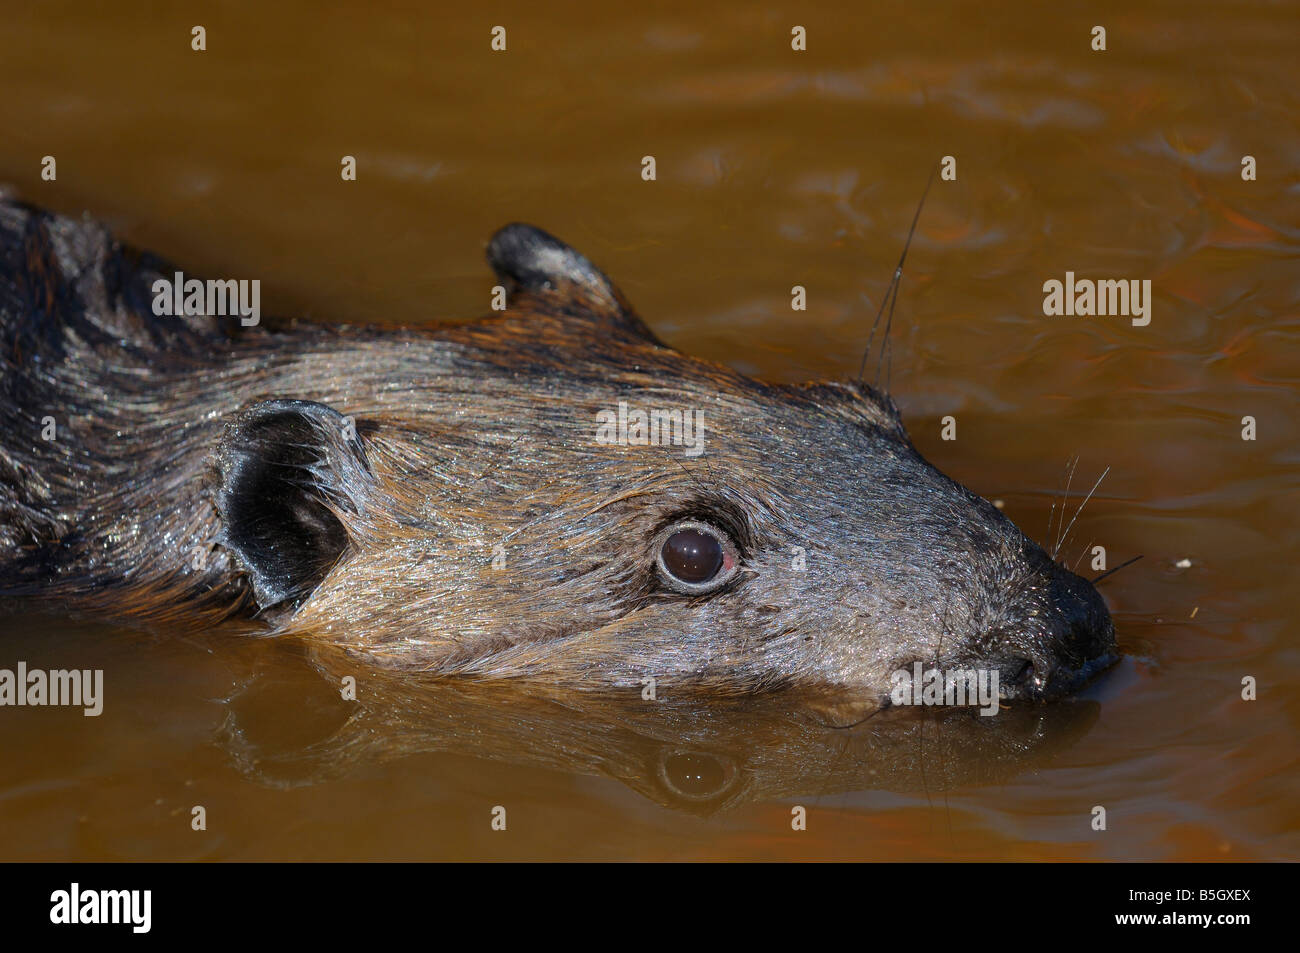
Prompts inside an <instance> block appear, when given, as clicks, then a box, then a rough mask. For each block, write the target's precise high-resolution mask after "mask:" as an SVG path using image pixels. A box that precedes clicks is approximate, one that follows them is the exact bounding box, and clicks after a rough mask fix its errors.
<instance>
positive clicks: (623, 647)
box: [0, 202, 1114, 699]
mask: <svg viewBox="0 0 1300 953" xmlns="http://www.w3.org/2000/svg"><path fill="white" fill-rule="evenodd" d="M488 253H489V259H490V261H491V263H492V265H493V267H494V269H495V270H496V271H497V274H498V276H499V278H500V280H501V282H502V284H503V285H504V286H505V287H506V288H507V290H508V293H509V306H508V308H507V310H506V311H504V312H503V313H501V314H500V315H498V316H494V317H491V318H485V319H482V320H479V321H476V322H471V323H464V324H448V325H438V326H435V327H430V328H411V329H396V330H394V329H389V328H375V327H350V326H322V325H310V324H288V325H284V326H282V327H278V328H276V329H274V330H271V329H267V328H263V327H252V328H244V327H242V326H241V325H240V322H239V318H238V317H237V316H233V317H222V316H208V315H202V314H190V315H182V316H178V317H170V316H167V317H160V316H157V315H155V314H154V312H153V309H152V302H153V299H154V290H153V289H154V284H155V282H156V281H158V280H159V279H163V278H168V277H170V276H171V274H172V272H173V271H174V269H172V268H171V266H169V265H167V264H165V263H163V262H161V261H159V260H157V259H154V258H152V257H151V256H148V255H141V254H139V253H136V252H134V251H132V250H130V249H127V248H124V247H122V246H120V245H119V244H117V243H116V242H114V240H113V239H112V238H111V236H109V235H108V234H107V232H105V231H104V230H103V229H102V228H101V227H99V226H97V225H95V224H92V223H89V222H78V221H73V220H69V219H66V218H61V217H57V216H53V215H49V214H47V213H44V212H41V211H39V210H36V209H32V208H29V207H27V206H23V205H20V204H17V203H12V202H4V203H0V411H2V412H3V413H4V415H5V418H6V427H5V432H4V436H3V438H0V595H6V596H31V597H37V598H41V599H43V600H47V601H49V602H52V603H54V604H56V605H59V606H61V607H66V608H68V609H71V610H75V611H78V612H82V613H89V614H101V615H104V616H106V617H112V618H118V619H127V620H138V621H142V622H146V623H165V624H175V623H181V624H203V625H208V624H214V623H216V622H220V621H223V620H226V619H230V618H233V617H250V618H255V619H256V620H257V621H258V622H259V624H264V625H265V626H267V627H268V631H271V632H275V633H280V634H298V635H301V636H303V637H305V638H309V639H323V640H327V641H329V642H331V643H335V644H338V645H340V646H342V647H343V648H345V649H346V650H348V651H349V652H351V653H352V654H354V655H356V656H359V657H361V658H364V659H365V660H366V661H368V662H370V663H372V664H375V665H381V666H385V667H393V668H399V669H408V670H420V671H432V672H440V673H458V674H471V675H477V676H484V677H514V676H523V677H532V678H537V679H542V680H548V681H553V682H556V683H563V684H566V685H571V686H574V687H584V688H597V689H599V688H610V687H628V686H634V687H639V686H641V685H643V684H644V683H645V681H646V680H647V679H655V680H656V682H661V683H669V684H673V683H676V684H683V683H689V684H691V685H692V686H696V687H699V686H703V687H706V688H709V689H712V690H715V691H719V692H750V691H754V690H758V689H763V688H767V687H775V686H781V685H803V686H826V687H831V688H836V689H848V690H850V691H853V692H857V693H860V694H861V695H863V696H864V697H868V698H874V699H883V698H885V697H887V696H888V695H889V692H890V676H891V673H893V672H895V671H897V670H899V669H903V668H910V667H911V665H912V663H913V662H916V661H923V662H927V663H937V664H939V665H948V666H956V667H965V668H971V667H975V666H980V667H983V668H986V669H991V670H994V671H997V672H999V673H1000V675H1001V684H1002V692H1003V695H1004V697H1007V696H1011V697H1019V696H1047V695H1052V694H1056V693H1059V692H1061V691H1064V690H1068V689H1069V688H1071V687H1073V686H1074V685H1076V684H1077V683H1078V682H1079V681H1080V680H1081V679H1082V678H1084V677H1086V676H1087V675H1088V674H1090V673H1091V672H1092V671H1095V670H1096V669H1097V668H1098V667H1100V666H1102V665H1104V664H1105V663H1106V662H1107V661H1108V660H1110V659H1111V658H1112V657H1113V652H1114V633H1113V628H1112V626H1111V622H1110V618H1109V616H1108V614H1107V612H1106V609H1105V607H1104V605H1103V603H1102V601H1101V599H1100V597H1099V596H1098V594H1097V592H1096V591H1095V589H1094V588H1093V587H1092V586H1091V585H1090V584H1089V583H1087V582H1086V581H1085V580H1083V579H1081V578H1079V577H1078V576H1075V575H1074V574H1073V573H1070V572H1068V571H1067V570H1065V569H1064V568H1063V567H1061V566H1059V565H1058V564H1056V563H1055V562H1053V561H1052V559H1050V558H1049V557H1048V556H1047V554H1046V553H1044V552H1043V550H1042V549H1041V548H1040V547H1039V546H1037V545H1036V544H1035V543H1033V542H1032V541H1031V540H1029V539H1028V538H1027V537H1026V536H1025V535H1024V534H1023V533H1021V532H1020V531H1019V530H1018V529H1017V528H1016V527H1015V525H1014V524H1012V523H1011V522H1010V521H1009V520H1008V519H1006V518H1005V517H1004V516H1003V515H1002V514H1001V513H1000V512H999V511H998V510H997V509H995V508H994V507H993V506H991V505H990V504H989V503H987V502H986V501H984V500H982V499H981V498H979V497H978V496H976V495H975V494H974V493H972V492H971V491H969V490H967V489H966V488H964V487H962V486H961V485H960V484H958V483H956V482H954V481H952V480H950V479H949V478H948V477H946V476H944V475H943V474H942V473H940V472H939V471H938V470H936V469H935V468H934V467H932V466H931V465H930V464H929V463H928V462H926V461H925V460H924V459H923V458H922V457H921V456H920V455H919V454H918V453H917V452H916V450H915V449H914V448H913V447H912V445H911V443H910V442H909V441H908V438H907V435H906V432H905V430H904V429H903V426H902V423H901V420H900V418H899V415H898V412H897V410H896V408H895V407H894V405H893V403H892V401H891V400H890V399H889V398H888V397H887V396H886V395H884V394H881V393H879V392H877V391H875V390H874V389H872V388H870V387H867V386H865V385H862V384H860V383H816V384H809V385H803V386H778V385H771V384H767V383H764V382H761V381H758V380H754V379H752V378H749V377H746V376H744V375H742V374H739V373H737V372H735V371H733V370H730V369H727V368H725V367H722V366H719V365H716V364H712V363H709V362H706V361H701V360H697V359H694V358H691V357H689V356H686V355H683V354H680V353H679V352H677V351H674V350H673V349H671V348H669V347H666V346H665V345H663V344H662V343H661V342H659V341H658V340H657V339H656V338H655V337H654V336H653V334H651V333H650V331H649V330H648V329H647V328H646V326H645V325H644V324H643V323H642V321H641V320H640V319H639V318H638V317H636V315H635V314H634V313H633V312H632V310H631V308H630V307H629V305H628V304H627V302H626V301H625V300H624V299H623V298H622V296H621V295H620V294H619V292H618V291H617V290H616V289H615V288H614V287H613V285H612V284H611V283H610V282H609V281H608V279H606V278H605V276H604V275H602V274H601V273H600V272H599V271H597V270H596V269H595V268H594V267H593V266H592V265H591V264H590V263H589V262H588V261H587V260H586V259H585V258H583V257H582V256H580V255H578V254H577V253H576V252H574V251H573V250H572V249H569V248H568V247H567V246H565V245H563V244H562V243H560V242H558V241H557V240H555V239H553V238H551V237H550V236H548V235H546V234H545V233H543V232H540V231H539V230H537V229H533V228H530V227H528V226H521V225H516V226H509V227H507V228H505V229H503V230H502V231H501V232H499V233H498V234H497V235H496V236H495V237H494V239H493V241H492V243H491V244H490V246H489V252H488ZM629 408H630V411H629ZM637 411H641V412H647V413H648V412H651V411H660V412H662V413H663V415H664V416H662V418H661V419H662V420H664V421H675V420H677V419H679V418H678V417H674V416H672V412H673V411H680V412H681V416H680V419H681V420H683V421H686V420H690V421H693V422H694V423H695V426H696V431H695V434H694V435H695V436H697V437H702V439H701V440H700V441H699V448H698V449H699V451H700V452H698V453H693V452H691V451H692V449H693V448H692V447H690V446H684V445H676V444H674V443H672V442H671V441H664V440H659V441H656V442H649V441H646V442H644V443H643V442H641V441H640V440H639V439H627V438H626V437H627V435H626V428H624V429H623V430H622V431H620V430H619V428H618V427H615V428H614V433H615V434H616V436H617V435H619V434H621V435H622V438H620V439H610V438H609V437H610V433H611V431H610V430H609V424H610V422H611V420H622V419H626V418H627V416H628V414H629V413H631V414H632V416H633V418H634V419H635V414H636V412H637ZM611 415H612V416H611ZM688 415H689V416H688ZM51 418H52V421H53V429H52V430H51ZM602 428H604V429H602ZM641 436H643V435H641Z"/></svg>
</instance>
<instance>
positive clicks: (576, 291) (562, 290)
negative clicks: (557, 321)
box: [487, 222, 660, 344]
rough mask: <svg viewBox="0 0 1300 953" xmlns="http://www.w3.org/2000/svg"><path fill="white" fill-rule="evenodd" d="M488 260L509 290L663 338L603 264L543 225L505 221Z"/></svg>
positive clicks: (490, 244) (618, 327)
mask: <svg viewBox="0 0 1300 953" xmlns="http://www.w3.org/2000/svg"><path fill="white" fill-rule="evenodd" d="M487 259H488V264H490V265H491V266H492V270H493V271H494V272H496V275H497V277H498V278H500V279H501V282H502V283H503V284H504V285H505V286H506V291H507V292H513V291H517V290H521V291H526V292H529V293H531V294H535V295H539V296H541V295H544V296H548V297H552V298H554V299H557V300H558V301H560V302H563V303H564V304H565V305H567V306H568V310H569V312H570V313H575V312H577V313H581V314H582V315H584V316H588V317H593V318H596V319H598V320H601V321H605V322H607V323H608V324H610V325H611V326H613V327H614V328H615V329H616V330H622V331H627V332H630V333H632V334H635V335H637V336H638V337H642V338H645V339H646V340H648V341H650V342H652V343H654V344H659V343H660V342H659V340H658V339H657V338H656V337H655V336H654V334H653V333H651V331H650V329H649V328H647V327H646V326H645V324H644V323H643V322H642V321H641V319H640V318H638V317H637V316H636V314H635V312H633V310H632V306H631V305H629V304H628V303H627V299H625V298H624V297H623V295H622V294H621V293H620V292H619V290H618V288H616V287H615V286H614V283H613V282H612V281H610V280H609V279H608V278H607V277H605V274H604V273H603V272H602V271H601V270H600V269H599V268H597V267H596V266H595V265H593V264H592V263H591V262H590V261H588V260H587V259H586V258H585V257H584V256H582V255H580V254H579V253H578V252H576V251H574V250H573V249H572V248H570V247H569V246H568V245H566V244H564V242H562V241H560V240H559V239H558V238H556V237H555V236H554V235H551V234H548V233H547V232H544V231H542V230H541V229H540V228H536V227H534V226H532V225H524V224H521V223H519V222H515V223H513V224H511V225H507V226H505V228H502V229H500V230H499V231H498V232H497V233H496V234H495V235H493V236H492V240H491V241H489V242H488V248H487Z"/></svg>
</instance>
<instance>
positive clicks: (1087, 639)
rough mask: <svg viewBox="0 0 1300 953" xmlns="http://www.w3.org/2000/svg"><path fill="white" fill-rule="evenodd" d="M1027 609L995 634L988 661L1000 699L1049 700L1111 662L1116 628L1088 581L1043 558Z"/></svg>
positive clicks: (1112, 660)
mask: <svg viewBox="0 0 1300 953" xmlns="http://www.w3.org/2000/svg"><path fill="white" fill-rule="evenodd" d="M1043 562H1044V563H1045V565H1042V564H1040V568H1039V577H1038V581H1037V582H1036V583H1035V584H1034V585H1032V586H1030V587H1028V590H1029V592H1030V599H1029V600H1028V604H1027V605H1023V606H1021V607H1018V609H1017V610H1013V611H1012V613H1011V618H1009V619H1008V620H1007V622H1006V623H1004V625H1003V626H1001V627H1000V630H999V631H998V632H996V633H995V634H994V638H993V640H992V645H993V646H994V647H995V648H994V652H995V654H994V656H993V658H992V659H991V661H992V662H993V665H994V667H995V668H996V669H997V670H998V680H999V684H1000V687H1001V694H1002V697H1003V698H1004V699H1008V698H1029V699H1043V700H1045V699H1049V698H1055V697H1058V696H1060V695H1063V694H1066V693H1068V692H1071V691H1073V690H1075V689H1076V688H1078V687H1079V686H1080V685H1082V684H1083V683H1084V682H1085V681H1087V680H1088V679H1089V678H1091V677H1092V676H1093V675H1095V674H1096V673H1098V672H1100V671H1102V670H1103V669H1105V668H1107V667H1109V666H1110V665H1111V664H1113V663H1114V661H1115V659H1116V652H1115V626H1114V624H1113V623H1112V622H1111V618H1110V613H1109V612H1108V611H1107V610H1106V604H1105V602H1103V601H1102V598H1101V594H1100V593H1098V592H1097V590H1096V588H1095V587H1094V586H1093V585H1092V583H1090V582H1088V580H1086V579H1083V578H1081V577H1080V576H1077V575H1075V574H1074V573H1073V572H1070V570H1068V569H1066V568H1065V567H1063V566H1061V565H1058V564H1057V563H1055V562H1052V561H1051V560H1050V559H1047V557H1046V555H1045V554H1044V556H1043Z"/></svg>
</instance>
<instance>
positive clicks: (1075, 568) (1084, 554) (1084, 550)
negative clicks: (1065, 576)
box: [1070, 539, 1095, 572]
mask: <svg viewBox="0 0 1300 953" xmlns="http://www.w3.org/2000/svg"><path fill="white" fill-rule="evenodd" d="M1094 542H1095V540H1091V539H1090V540H1088V544H1087V545H1086V546H1084V547H1083V550H1082V551H1081V552H1080V553H1079V558H1078V559H1076V560H1075V561H1074V565H1073V566H1071V567H1070V572H1074V571H1076V570H1077V569H1078V568H1079V563H1081V562H1083V557H1084V556H1086V555H1088V550H1090V549H1092V544H1093V543H1094Z"/></svg>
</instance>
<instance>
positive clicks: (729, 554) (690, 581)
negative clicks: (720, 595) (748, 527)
mask: <svg viewBox="0 0 1300 953" xmlns="http://www.w3.org/2000/svg"><path fill="white" fill-rule="evenodd" d="M657 561H658V563H659V571H660V572H661V573H662V574H663V575H664V577H665V578H666V579H667V581H668V582H669V583H670V584H671V585H672V586H673V588H674V589H677V590H679V591H682V592H689V593H695V592H709V591H711V590H713V589H716V588H717V587H718V586H720V585H721V584H722V583H724V582H726V581H727V579H728V578H730V577H731V575H732V572H733V570H734V569H735V567H736V551H735V547H734V546H733V545H732V544H731V541H730V540H729V539H727V538H726V536H725V535H724V534H723V533H722V532H720V531H719V530H716V529H714V528H713V527H712V526H709V525H707V524H705V523H697V522H694V521H691V522H684V523H678V524H676V525H675V526H673V527H670V528H669V529H668V530H667V531H666V532H664V533H663V534H662V535H661V538H660V542H659V553H658V560H657Z"/></svg>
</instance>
